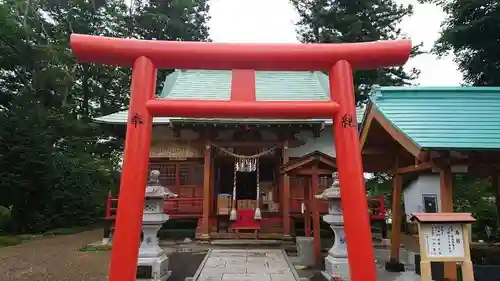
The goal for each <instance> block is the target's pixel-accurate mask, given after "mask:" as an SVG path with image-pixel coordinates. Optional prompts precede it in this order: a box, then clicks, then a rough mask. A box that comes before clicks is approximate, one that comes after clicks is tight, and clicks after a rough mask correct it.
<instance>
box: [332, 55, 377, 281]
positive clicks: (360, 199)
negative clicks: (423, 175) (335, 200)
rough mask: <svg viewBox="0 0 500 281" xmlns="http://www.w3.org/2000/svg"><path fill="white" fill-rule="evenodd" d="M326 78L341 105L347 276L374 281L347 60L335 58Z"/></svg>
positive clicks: (339, 151) (337, 124)
mask: <svg viewBox="0 0 500 281" xmlns="http://www.w3.org/2000/svg"><path fill="white" fill-rule="evenodd" d="M329 79H330V91H331V99H332V100H334V101H336V102H337V103H338V104H339V105H340V110H339V112H338V113H337V115H336V116H335V118H333V124H334V138H335V150H336V158H337V166H338V174H339V182H340V195H341V202H342V211H343V215H344V226H345V233H346V238H347V252H348V256H349V265H350V276H351V278H352V279H351V280H353V281H376V280H377V276H376V266H375V255H374V250H373V245H372V234H371V227H370V219H369V216H368V212H367V211H366V210H367V209H368V201H367V199H366V189H365V181H364V177H363V166H362V162H361V151H360V147H359V135H358V128H357V127H358V126H357V125H358V124H357V120H356V101H355V98H354V84H353V78H352V67H351V65H350V63H349V62H347V61H345V60H341V61H338V62H336V63H335V64H334V65H333V67H332V68H331V71H330V77H329Z"/></svg>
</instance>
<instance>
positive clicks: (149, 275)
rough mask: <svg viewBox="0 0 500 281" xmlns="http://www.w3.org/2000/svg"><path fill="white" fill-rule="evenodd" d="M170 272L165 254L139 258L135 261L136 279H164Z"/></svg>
mask: <svg viewBox="0 0 500 281" xmlns="http://www.w3.org/2000/svg"><path fill="white" fill-rule="evenodd" d="M171 274H172V271H170V270H168V257H167V256H166V255H165V254H163V255H161V256H159V257H157V258H139V261H138V262H137V275H136V280H137V281H166V280H167V279H168V278H169V277H170V275H171Z"/></svg>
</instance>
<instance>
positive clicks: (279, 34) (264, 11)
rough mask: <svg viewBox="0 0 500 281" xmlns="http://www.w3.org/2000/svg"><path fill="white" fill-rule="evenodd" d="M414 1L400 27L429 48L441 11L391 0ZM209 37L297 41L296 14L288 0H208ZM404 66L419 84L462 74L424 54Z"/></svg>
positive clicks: (450, 82) (448, 61)
mask: <svg viewBox="0 0 500 281" xmlns="http://www.w3.org/2000/svg"><path fill="white" fill-rule="evenodd" d="M395 1H396V2H397V3H399V4H403V5H408V4H412V5H414V15H413V16H412V17H409V18H407V19H405V20H404V21H403V22H402V23H401V29H402V30H403V32H404V33H405V34H406V35H407V36H409V38H410V39H411V40H412V42H413V44H414V45H416V44H419V43H420V42H423V43H424V48H423V50H424V51H429V50H430V49H431V48H432V46H433V44H434V41H435V40H436V39H437V38H438V36H439V30H440V24H441V22H442V21H443V20H444V17H445V14H444V13H443V12H442V11H441V10H440V9H439V8H438V7H436V6H434V5H431V4H418V3H417V0H395ZM210 5H211V7H210V16H211V20H210V22H209V27H210V37H211V38H212V40H213V41H214V42H259V43H293V42H297V38H296V37H297V35H296V32H295V23H296V22H297V20H298V18H299V17H298V15H297V13H296V12H295V10H294V8H293V6H292V5H290V4H289V2H288V0H212V1H211V3H210ZM405 67H406V68H408V69H411V68H413V67H415V68H417V69H419V70H420V71H421V74H420V77H419V78H418V79H417V80H416V81H415V82H414V83H415V84H418V85H420V86H458V85H460V83H461V81H462V76H461V74H460V73H459V72H458V70H457V68H456V65H455V63H454V62H453V58H452V57H450V56H448V57H444V58H442V59H438V58H437V57H436V56H434V55H430V54H425V55H420V56H417V57H416V58H413V59H411V60H410V61H409V62H408V63H407V64H406V65H405Z"/></svg>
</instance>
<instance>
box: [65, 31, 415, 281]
mask: <svg viewBox="0 0 500 281" xmlns="http://www.w3.org/2000/svg"><path fill="white" fill-rule="evenodd" d="M71 48H72V49H73V52H74V54H75V55H76V57H77V58H78V60H79V62H86V63H103V64H110V65H117V66H125V67H132V68H133V71H132V87H131V94H130V106H129V122H128V124H127V135H126V141H125V151H124V157H123V167H122V169H123V170H122V176H121V182H120V195H119V203H118V204H119V206H120V207H119V209H118V214H117V217H116V232H115V238H114V241H113V250H112V254H111V267H110V273H109V280H110V281H134V280H135V274H136V270H137V257H138V252H139V244H140V241H139V240H140V232H141V219H142V211H143V205H144V191H145V187H146V183H147V169H148V159H149V158H148V157H149V147H150V142H151V130H152V129H151V128H152V120H153V116H166V117H212V118H225V117H230V118H252V117H254V118H255V117H257V118H289V119H293V118H295V119H302V118H304V119H308V118H332V119H333V122H334V128H335V129H334V137H335V146H336V152H337V167H338V172H339V180H340V185H341V190H340V191H341V198H342V208H343V211H344V220H345V232H346V236H347V241H349V243H347V251H348V255H349V264H350V273H351V279H352V280H353V281H375V280H376V269H375V258H374V253H373V248H372V237H371V230H370V223H369V218H368V212H367V211H366V208H367V200H366V194H365V186H364V179H363V168H362V164H361V154H360V149H359V141H358V132H357V122H356V106H355V100H354V89H353V80H352V79H353V78H352V70H353V68H354V69H373V68H379V67H390V66H397V65H402V64H404V63H405V62H406V61H407V60H408V58H409V55H410V52H411V42H410V41H409V40H396V41H378V42H370V43H350V44H227V43H205V42H170V41H145V40H130V39H117V38H107V37H100V36H88V35H80V34H73V35H71ZM158 68H172V69H173V68H177V69H227V70H229V69H255V70H275V71H277V70H295V71H307V70H319V71H329V73H330V78H329V79H330V92H331V101H325V102H309V101H290V102H288V101H286V102H284V101H279V102H272V101H269V102H263V101H202V100H162V99H155V98H154V92H155V88H156V71H157V69H158Z"/></svg>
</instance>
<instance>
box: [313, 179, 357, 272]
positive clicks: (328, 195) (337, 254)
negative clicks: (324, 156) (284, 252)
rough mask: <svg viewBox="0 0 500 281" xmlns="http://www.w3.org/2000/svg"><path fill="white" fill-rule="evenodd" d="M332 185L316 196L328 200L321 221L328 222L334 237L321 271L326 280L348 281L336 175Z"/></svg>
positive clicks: (345, 245) (342, 221)
mask: <svg viewBox="0 0 500 281" xmlns="http://www.w3.org/2000/svg"><path fill="white" fill-rule="evenodd" d="M333 178H334V182H333V184H332V186H331V187H330V188H328V189H326V190H325V191H323V193H322V194H320V195H316V198H318V199H321V200H324V201H327V202H328V215H324V216H323V221H324V222H326V223H328V224H330V227H331V228H332V230H333V232H334V235H335V238H334V242H333V246H332V248H331V249H330V250H329V251H328V256H327V257H326V258H325V270H324V271H322V272H321V273H322V274H323V276H324V277H325V278H326V279H327V280H332V279H333V278H339V279H340V280H342V281H349V280H350V274H349V261H348V259H347V240H346V237H345V232H344V216H343V215H342V208H341V205H340V204H341V203H340V190H339V184H338V180H337V177H336V176H335V175H334V176H333Z"/></svg>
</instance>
